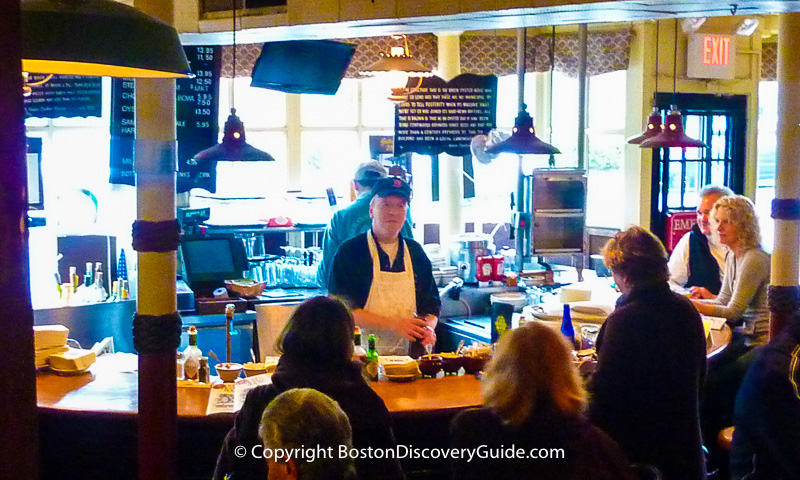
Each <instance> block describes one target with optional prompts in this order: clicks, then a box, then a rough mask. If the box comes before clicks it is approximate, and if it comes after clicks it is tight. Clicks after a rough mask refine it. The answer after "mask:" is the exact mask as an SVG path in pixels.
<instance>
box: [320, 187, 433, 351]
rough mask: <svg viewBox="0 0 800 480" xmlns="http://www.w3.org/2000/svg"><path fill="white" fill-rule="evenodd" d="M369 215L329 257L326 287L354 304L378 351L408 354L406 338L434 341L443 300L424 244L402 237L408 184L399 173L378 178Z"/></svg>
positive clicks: (426, 342)
mask: <svg viewBox="0 0 800 480" xmlns="http://www.w3.org/2000/svg"><path fill="white" fill-rule="evenodd" d="M373 191H374V196H373V198H372V200H371V202H370V208H369V214H370V217H371V218H372V229H371V230H369V231H368V232H366V233H362V234H360V235H357V236H355V237H353V238H351V239H350V240H347V241H346V242H345V243H343V244H342V246H341V247H340V248H339V251H338V252H337V254H336V257H335V258H334V260H333V267H332V269H331V276H330V283H329V287H328V290H329V292H330V294H331V295H334V296H338V297H341V298H342V299H343V300H344V301H345V303H346V304H347V305H348V306H349V307H350V308H351V309H352V311H353V316H354V317H355V320H356V324H357V325H358V326H360V327H361V329H362V334H363V333H367V334H369V333H374V334H375V336H376V337H377V348H378V353H379V354H381V355H407V354H408V352H409V342H410V341H412V340H420V341H421V343H422V344H423V345H427V344H433V343H435V342H436V335H435V334H434V327H435V326H436V322H437V319H438V315H439V308H440V306H441V303H440V301H439V295H438V289H437V288H436V283H435V281H434V279H433V273H432V270H431V262H430V260H428V257H427V256H426V255H425V251H424V250H423V249H422V246H421V245H420V244H419V243H417V242H415V241H414V240H411V239H408V238H404V237H403V236H401V235H400V231H401V230H402V228H403V225H404V223H405V220H406V215H407V212H408V202H409V200H410V198H411V188H410V187H409V186H408V183H406V182H405V181H404V180H402V179H400V178H398V177H387V178H384V179H381V180H379V181H378V182H377V183H376V184H375V187H374V188H373Z"/></svg>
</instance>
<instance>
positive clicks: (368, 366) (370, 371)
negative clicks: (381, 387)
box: [364, 333, 380, 382]
mask: <svg viewBox="0 0 800 480" xmlns="http://www.w3.org/2000/svg"><path fill="white" fill-rule="evenodd" d="M366 361H367V362H366V363H365V364H364V376H366V377H367V379H369V380H370V381H373V382H375V381H377V380H378V377H379V376H380V363H379V362H378V351H377V350H375V335H373V334H371V333H370V334H369V337H368V339H367V356H366Z"/></svg>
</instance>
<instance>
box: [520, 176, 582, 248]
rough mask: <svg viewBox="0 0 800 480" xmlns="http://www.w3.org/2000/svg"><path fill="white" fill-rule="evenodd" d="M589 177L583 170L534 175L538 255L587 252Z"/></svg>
mask: <svg viewBox="0 0 800 480" xmlns="http://www.w3.org/2000/svg"><path fill="white" fill-rule="evenodd" d="M585 173H586V172H585V171H583V170H550V169H541V170H534V171H533V187H532V189H531V205H532V212H531V213H532V225H533V232H532V233H533V234H532V237H533V238H532V253H533V254H534V255H541V254H565V253H570V254H571V253H582V252H583V250H584V241H583V236H584V230H585V224H586V175H585Z"/></svg>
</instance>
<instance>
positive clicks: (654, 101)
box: [653, 20, 661, 107]
mask: <svg viewBox="0 0 800 480" xmlns="http://www.w3.org/2000/svg"><path fill="white" fill-rule="evenodd" d="M660 24H661V21H660V20H656V89H655V91H654V92H653V107H658V103H657V102H656V95H658V42H659V40H660V38H659V26H660Z"/></svg>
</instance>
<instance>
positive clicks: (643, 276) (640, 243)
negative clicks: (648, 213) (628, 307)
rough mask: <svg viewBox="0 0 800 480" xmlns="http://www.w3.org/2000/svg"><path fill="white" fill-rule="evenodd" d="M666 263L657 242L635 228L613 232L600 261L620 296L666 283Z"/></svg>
mask: <svg viewBox="0 0 800 480" xmlns="http://www.w3.org/2000/svg"><path fill="white" fill-rule="evenodd" d="M667 260H668V257H667V251H666V250H665V249H664V245H662V244H661V240H659V239H658V237H656V236H655V235H653V234H652V233H650V232H649V231H647V230H645V229H644V228H642V227H639V226H633V227H629V228H628V229H627V230H625V231H622V232H619V233H617V234H616V235H614V237H613V238H612V239H611V240H609V241H608V242H607V243H606V245H605V246H604V247H603V262H604V263H605V264H606V267H608V268H609V269H611V273H613V274H614V279H615V281H616V282H617V285H618V286H619V288H620V291H622V293H628V292H629V291H630V290H631V289H632V288H634V287H636V286H644V285H654V284H660V283H664V282H666V281H667V280H669V269H668V268H667Z"/></svg>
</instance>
